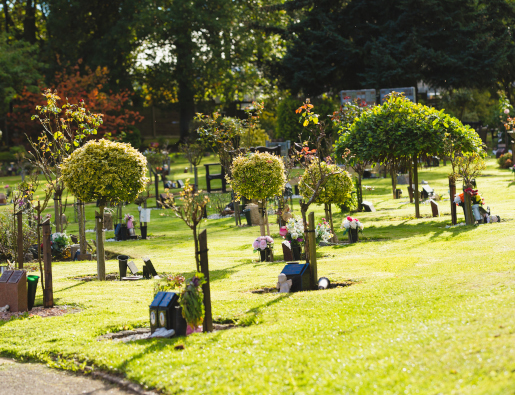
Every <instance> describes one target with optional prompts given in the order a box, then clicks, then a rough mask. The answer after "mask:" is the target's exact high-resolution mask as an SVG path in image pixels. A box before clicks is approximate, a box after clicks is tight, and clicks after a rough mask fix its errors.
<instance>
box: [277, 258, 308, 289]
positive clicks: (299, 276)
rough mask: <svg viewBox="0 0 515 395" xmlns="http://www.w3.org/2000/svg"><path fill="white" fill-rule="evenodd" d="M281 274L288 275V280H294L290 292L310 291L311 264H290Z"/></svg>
mask: <svg viewBox="0 0 515 395" xmlns="http://www.w3.org/2000/svg"><path fill="white" fill-rule="evenodd" d="M281 273H283V274H286V279H287V280H292V281H291V282H292V284H291V288H290V292H299V291H308V290H309V263H305V264H299V263H290V264H288V265H286V266H285V267H284V269H283V271H282V272H281Z"/></svg>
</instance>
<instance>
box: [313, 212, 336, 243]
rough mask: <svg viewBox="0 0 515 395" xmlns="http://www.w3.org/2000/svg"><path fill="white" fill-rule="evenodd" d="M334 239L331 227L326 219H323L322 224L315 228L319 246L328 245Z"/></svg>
mask: <svg viewBox="0 0 515 395" xmlns="http://www.w3.org/2000/svg"><path fill="white" fill-rule="evenodd" d="M332 237H333V234H332V233H331V225H330V224H329V222H327V221H326V220H325V218H322V222H320V223H319V224H318V225H317V226H315V239H316V243H317V245H319V244H320V243H321V242H324V243H328V242H329V240H330V239H331V238H332Z"/></svg>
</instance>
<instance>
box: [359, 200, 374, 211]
mask: <svg viewBox="0 0 515 395" xmlns="http://www.w3.org/2000/svg"><path fill="white" fill-rule="evenodd" d="M361 205H362V206H363V208H364V209H365V211H366V212H367V213H375V211H376V209H375V207H374V205H373V204H372V202H367V201H365V200H363V202H361Z"/></svg>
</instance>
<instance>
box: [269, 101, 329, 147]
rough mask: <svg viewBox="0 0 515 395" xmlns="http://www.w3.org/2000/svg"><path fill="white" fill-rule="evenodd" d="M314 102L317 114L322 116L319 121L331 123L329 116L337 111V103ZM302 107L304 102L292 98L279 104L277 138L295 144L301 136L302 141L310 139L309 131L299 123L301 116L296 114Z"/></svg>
mask: <svg viewBox="0 0 515 395" xmlns="http://www.w3.org/2000/svg"><path fill="white" fill-rule="evenodd" d="M312 102H313V104H314V105H315V112H316V113H317V114H319V115H320V117H319V119H320V120H321V121H329V118H328V116H330V115H332V114H333V112H334V111H335V109H336V105H335V103H334V102H332V101H331V100H329V99H324V100H318V101H317V100H313V101H312ZM300 106H302V100H299V99H295V98H294V97H291V96H290V97H287V98H286V99H284V100H282V101H281V102H280V103H279V105H278V106H277V129H276V131H275V137H277V138H282V139H284V140H291V141H295V142H298V141H299V136H301V141H304V140H307V139H308V137H309V131H308V130H307V129H306V128H305V127H303V126H302V123H299V114H296V113H295V110H296V109H297V108H299V107H300Z"/></svg>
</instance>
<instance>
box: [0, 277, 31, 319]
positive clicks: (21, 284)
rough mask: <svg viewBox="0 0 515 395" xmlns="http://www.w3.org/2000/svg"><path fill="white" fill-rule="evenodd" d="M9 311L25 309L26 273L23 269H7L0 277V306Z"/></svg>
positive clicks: (26, 306)
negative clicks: (7, 308)
mask: <svg viewBox="0 0 515 395" xmlns="http://www.w3.org/2000/svg"><path fill="white" fill-rule="evenodd" d="M5 305H9V311H11V312H16V311H27V308H28V305H27V275H26V273H25V271H23V270H14V271H11V270H8V271H6V272H4V274H2V276H1V277H0V306H1V307H3V306H5Z"/></svg>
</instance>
